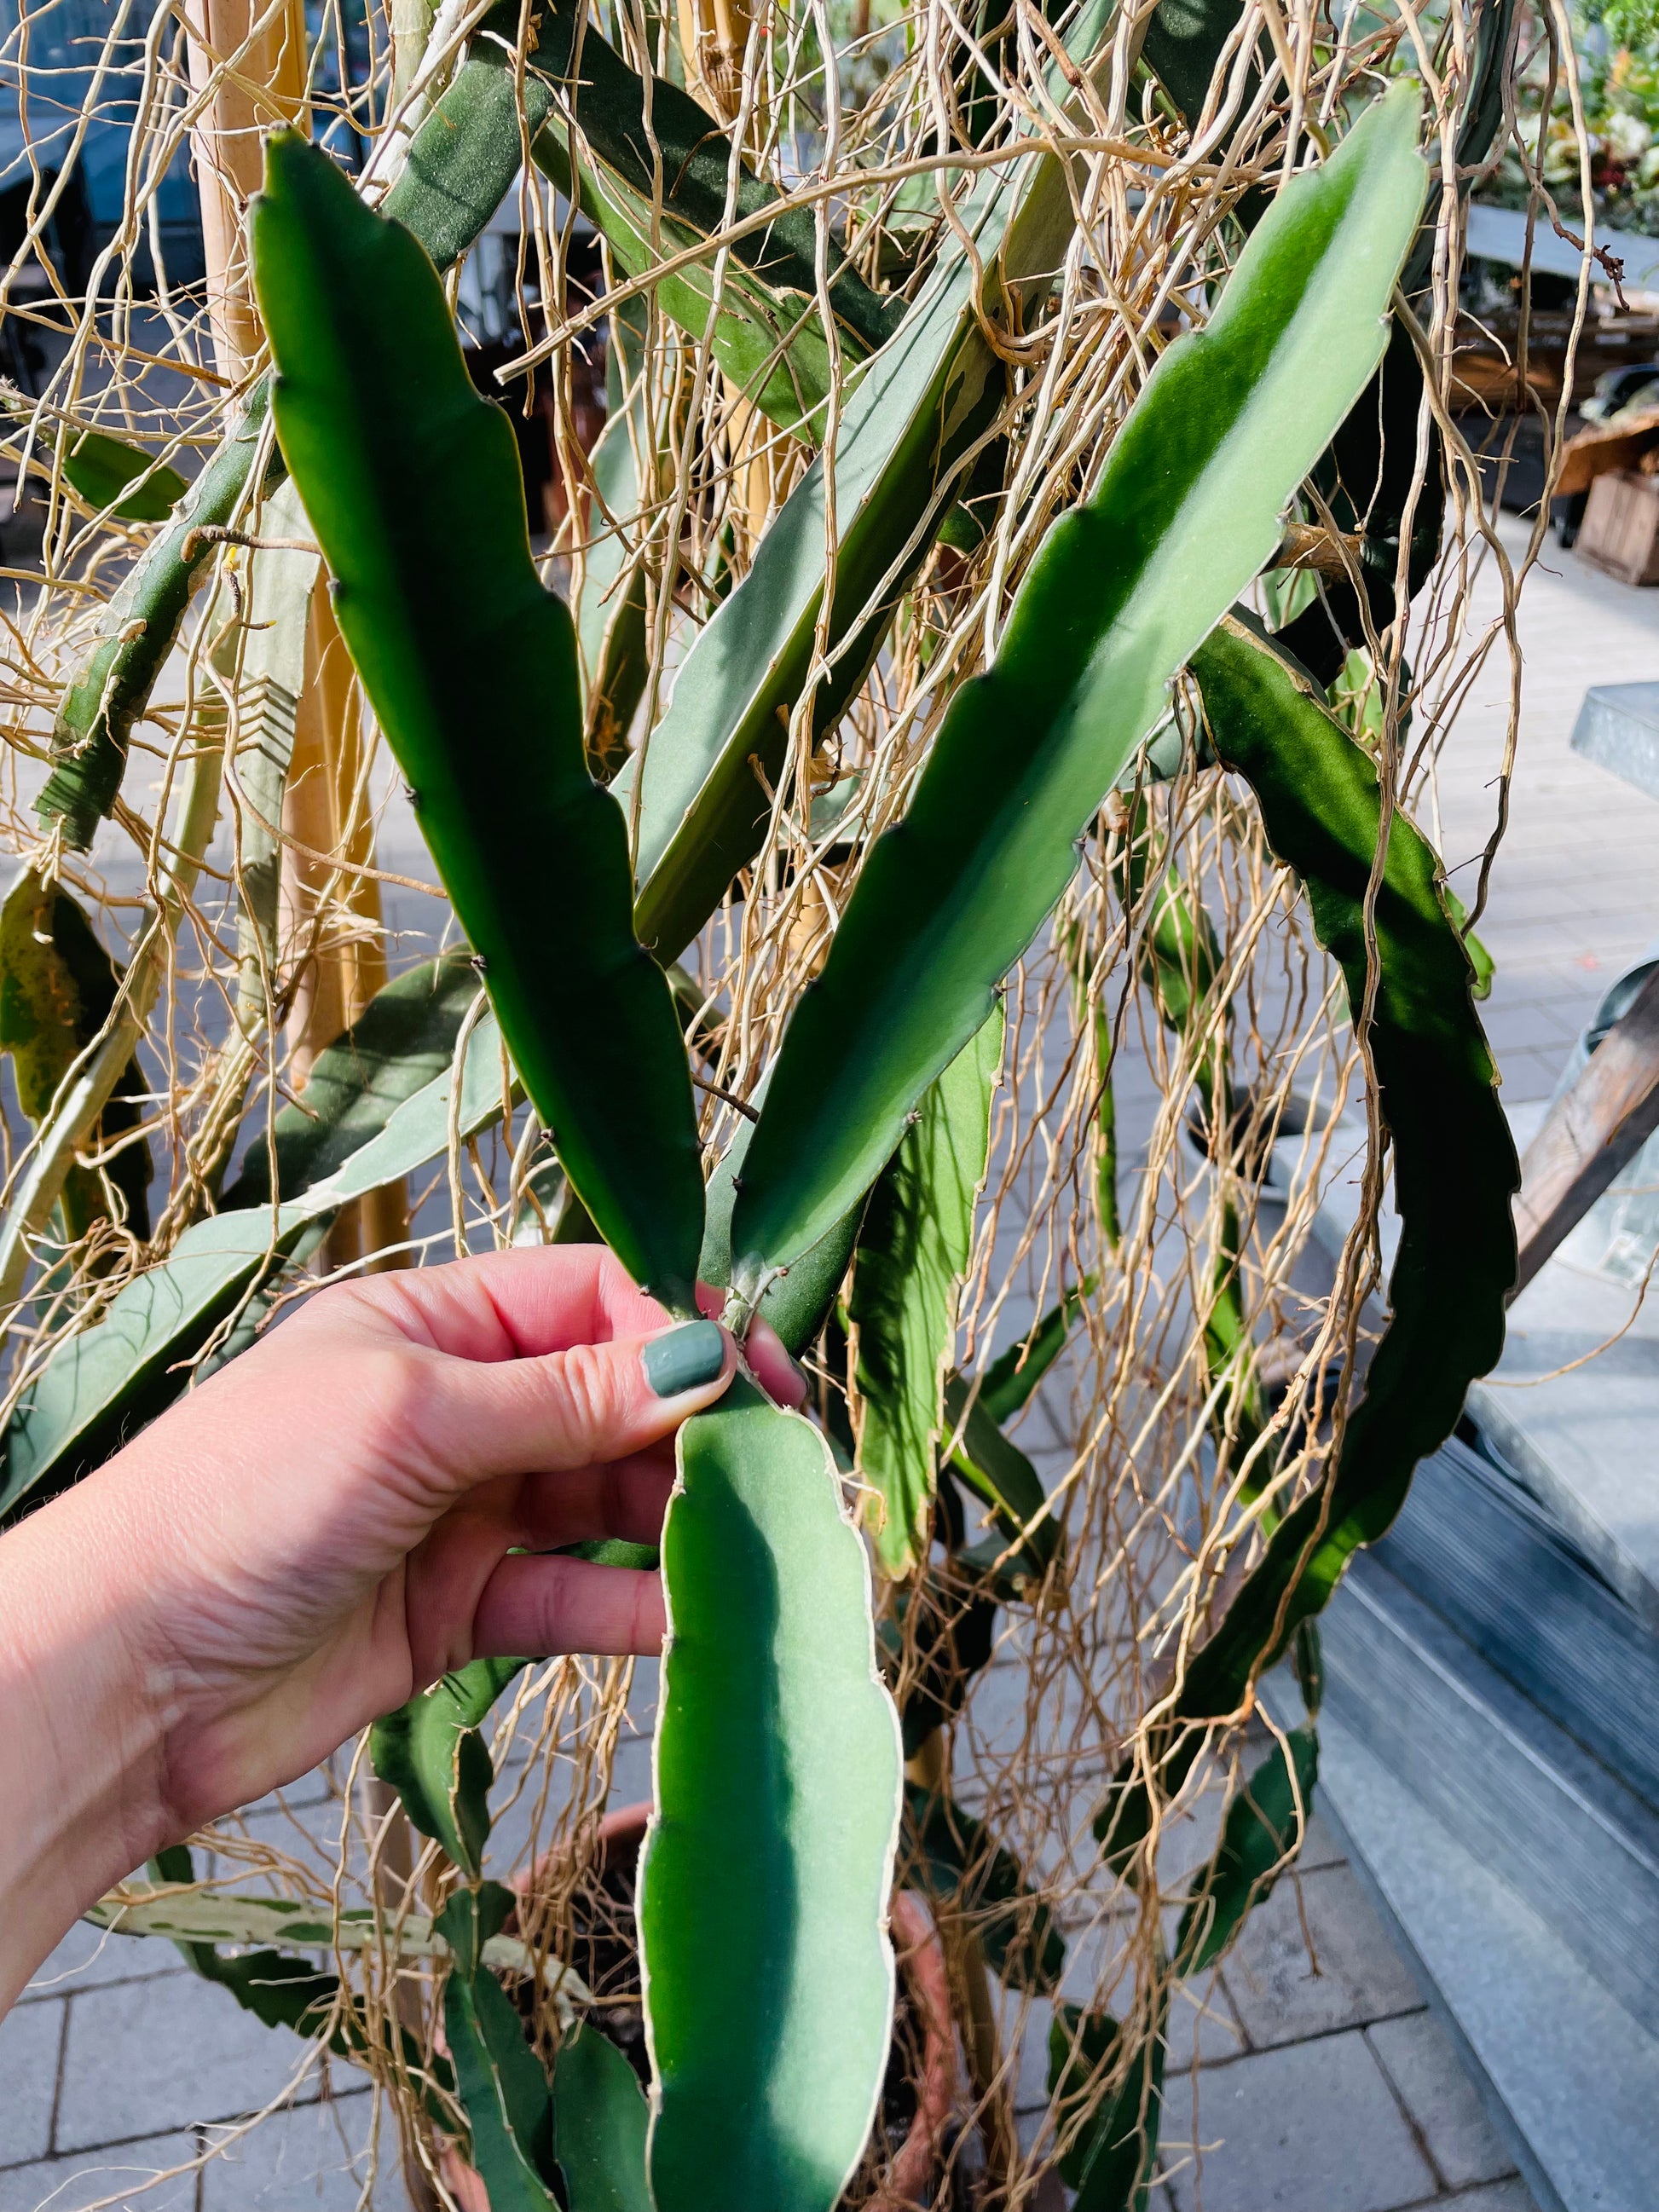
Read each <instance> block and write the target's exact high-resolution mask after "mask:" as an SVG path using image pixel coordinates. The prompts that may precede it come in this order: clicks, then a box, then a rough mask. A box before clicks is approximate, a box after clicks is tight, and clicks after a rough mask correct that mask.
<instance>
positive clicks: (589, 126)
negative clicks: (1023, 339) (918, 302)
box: [535, 0, 905, 353]
mask: <svg viewBox="0 0 1659 2212" xmlns="http://www.w3.org/2000/svg"><path fill="white" fill-rule="evenodd" d="M584 12H585V10H584V9H583V6H582V4H581V0H556V4H555V5H553V6H552V7H550V9H549V10H548V13H547V18H546V21H545V23H544V27H543V30H542V35H541V40H540V43H539V44H538V46H537V48H536V52H535V66H536V68H537V69H538V70H543V71H545V72H546V74H547V75H548V76H550V77H551V78H552V79H553V80H554V81H555V82H557V83H559V84H560V85H561V86H562V88H563V89H564V92H565V95H566V98H567V99H568V102H569V106H570V109H571V112H572V113H573V115H574V119H575V123H576V126H577V128H578V129H579V130H580V132H581V134H582V137H584V138H586V141H587V143H588V145H589V147H590V148H591V149H592V152H593V153H594V155H596V156H597V157H598V159H599V161H603V162H604V163H605V166H606V167H607V168H610V169H612V170H614V171H615V172H616V173H617V176H618V177H620V178H621V179H622V180H623V183H624V184H625V185H629V187H630V188H631V189H632V190H633V191H635V192H638V193H639V194H641V197H643V198H645V199H646V200H647V201H652V200H653V198H654V197H656V195H657V194H658V193H660V197H661V206H662V211H663V213H664V215H665V216H668V217H669V218H670V219H671V220H673V221H678V222H681V223H684V225H685V226H686V228H689V229H690V230H693V231H696V232H697V233H698V234H700V235H702V237H705V238H708V237H711V236H712V235H713V234H714V233H715V232H717V231H720V230H723V229H724V228H726V224H727V222H728V220H733V221H736V222H743V221H744V220H745V219H746V218H748V217H750V216H757V215H761V214H763V213H764V212H765V210H767V209H768V208H769V207H770V206H772V205H773V204H775V201H776V200H777V197H778V195H777V192H776V191H775V189H774V187H773V186H772V185H769V184H768V183H767V182H766V181H765V180H764V179H763V178H760V177H757V175H756V174H755V173H754V172H753V170H752V169H750V167H749V165H748V163H747V162H745V161H743V160H742V159H741V158H739V159H738V165H737V167H738V175H737V189H736V194H735V198H734V203H733V206H732V216H731V217H730V218H728V216H727V213H726V197H727V190H728V181H729V179H730V177H731V173H732V141H731V139H730V138H729V137H727V135H726V132H725V131H722V130H721V129H720V127H719V125H717V124H715V123H714V121H713V120H712V119H711V118H710V116H709V113H708V109H707V108H705V107H702V106H699V105H698V103H697V102H696V100H693V99H692V97H691V95H690V94H689V93H687V92H684V91H683V90H682V89H681V88H680V87H679V86H678V85H677V84H672V83H670V82H668V81H667V80H666V79H665V78H663V77H659V76H653V78H652V79H651V82H650V85H649V88H648V89H649V103H648V113H647V85H646V82H645V80H644V79H643V78H641V76H638V75H637V74H636V73H635V71H634V70H631V69H630V68H629V65H628V64H627V63H626V62H625V61H624V60H623V58H622V56H621V55H620V54H619V53H618V52H617V50H616V48H615V47H614V46H611V45H609V44H608V43H607V42H606V40H605V39H604V38H603V37H602V36H601V34H600V33H599V31H598V30H597V29H596V28H595V27H594V26H593V23H592V18H591V17H590V18H589V19H588V20H587V21H586V24H585V25H584V26H582V27H581V30H580V45H579V44H578V26H579V24H580V22H581V18H582V16H583V15H584ZM653 139H654V140H655V141H656V147H657V149H658V151H659V154H660V156H661V164H660V167H659V166H658V161H657V159H656V157H655V155H653V148H652V141H653ZM732 253H733V255H734V256H735V257H736V258H737V259H738V261H740V262H741V263H742V264H743V265H744V268H746V269H748V270H750V272H751V273H752V274H753V275H754V276H758V277H760V278H761V279H762V280H763V282H764V283H767V284H769V285H770V286H772V287H773V289H775V290H780V291H786V292H798V293H801V294H804V295H805V297H806V298H808V299H815V298H816V297H817V220H816V218H815V216H813V213H812V211H811V209H810V208H789V209H786V210H781V212H780V213H779V215H778V216H776V217H775V220H774V221H773V222H770V223H769V224H768V226H767V227H766V228H765V229H764V230H757V231H750V232H749V233H747V234H745V235H744V236H743V237H741V238H735V239H733V240H732ZM828 266H829V300H830V304H831V306H832V307H834V309H835V312H836V319H837V320H838V321H840V322H842V323H844V324H845V325H846V326H847V328H848V330H849V331H852V332H853V333H854V336H855V337H857V338H858V339H859V341H860V350H861V351H866V352H871V353H873V352H874V351H875V349H876V348H877V347H878V346H879V345H883V344H884V343H886V341H887V340H888V339H889V338H890V337H891V336H892V334H893V332H894V331H896V329H897V327H898V325H899V322H900V320H901V319H902V316H903V313H904V307H905V303H904V301H902V300H889V299H884V298H883V297H882V296H881V295H880V294H879V293H878V292H875V291H873V290H872V289H871V287H870V286H869V285H868V284H866V283H865V281H864V279H863V277H861V276H860V275H859V273H858V271H857V270H856V269H854V267H853V265H852V264H851V263H850V262H849V261H848V259H847V258H846V256H845V255H844V254H843V253H842V251H841V249H840V248H839V247H838V246H836V245H835V243H834V242H833V240H832V241H830V244H829V263H828Z"/></svg>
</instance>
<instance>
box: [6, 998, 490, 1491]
mask: <svg viewBox="0 0 1659 2212" xmlns="http://www.w3.org/2000/svg"><path fill="white" fill-rule="evenodd" d="M434 977H435V971H434V969H432V968H431V967H428V968H424V969H416V970H415V971H413V972H412V973H411V974H410V975H406V976H404V977H403V978H401V979H400V980H399V981H398V982H397V983H394V984H391V985H389V986H388V987H387V989H386V991H385V992H383V993H381V994H380V995H379V996H378V997H377V998H376V999H375V1000H374V1004H373V1006H371V1008H370V1009H369V1012H368V1014H366V1015H365V1017H364V1023H363V1024H362V1025H360V1027H368V1028H369V1029H370V1030H371V1031H372V1033H373V1034H374V1036H376V1037H378V1038H380V1039H385V1037H386V1033H387V1031H388V1030H402V1029H403V1025H404V1021H405V1019H406V1018H408V1017H410V1016H411V1015H412V1014H415V1013H416V1012H417V1010H418V1011H421V1012H423V1013H424V1016H425V1024H421V1023H418V1022H417V1023H416V1024H415V1026H414V1028H413V1030H412V1032H406V1033H405V1034H406V1035H407V1037H408V1042H407V1043H406V1045H405V1047H404V1050H403V1052H402V1053H401V1054H398V1056H397V1058H396V1059H395V1060H391V1061H389V1062H386V1063H384V1064H383V1063H380V1062H379V1061H378V1060H377V1058H376V1056H375V1055H374V1054H373V1053H372V1052H371V1053H370V1054H366V1055H365V1058H364V1060H363V1061H362V1063H361V1064H358V1063H356V1060H355V1055H354V1054H352V1052H351V1050H350V1048H349V1044H347V1043H345V1042H343V1043H342V1045H341V1047H340V1048H339V1049H338V1051H337V1053H334V1052H331V1053H325V1054H322V1055H321V1056H320V1057H319V1061H318V1073H319V1076H320V1077H321V1078H322V1079H323V1085H324V1089H323V1095H322V1097H321V1098H320V1099H319V1110H318V1115H317V1120H316V1121H315V1123H314V1124H313V1123H311V1122H310V1121H309V1118H308V1110H307V1109H309V1105H310V1099H311V1094H310V1092H309V1091H307V1093H306V1094H305V1099H304V1101H303V1102H302V1103H301V1106H300V1107H299V1108H297V1109H285V1111H291V1112H293V1114H294V1120H293V1121H287V1120H286V1119H285V1118H284V1116H283V1115H279V1116H278V1118H277V1121H276V1136H277V1142H278V1146H279V1158H280V1157H281V1152H280V1147H281V1146H282V1145H283V1144H284V1143H285V1142H286V1141H288V1140H289V1138H290V1137H292V1138H294V1139H303V1140H304V1141H303V1143H302V1144H299V1145H296V1150H298V1152H300V1156H301V1160H302V1162H304V1161H306V1160H307V1158H308V1159H309V1160H313V1161H314V1162H315V1164H317V1165H319V1166H325V1167H326V1168H327V1170H328V1172H327V1173H326V1174H325V1175H324V1176H321V1177H320V1178H319V1180H318V1181H316V1182H311V1183H309V1184H306V1183H304V1182H301V1188H299V1189H298V1190H297V1191H296V1192H295V1194H294V1195H293V1196H291V1197H290V1198H289V1199H287V1200H284V1201H283V1204H282V1205H281V1206H279V1207H277V1208H276V1210H275V1212H274V1213H273V1212H272V1211H271V1209H270V1206H269V1205H268V1203H267V1202H265V1200H264V1190H265V1188H268V1186H265V1185H264V1184H261V1185H259V1186H257V1187H256V1188H258V1199H257V1200H256V1199H254V1198H253V1197H252V1195H250V1198H249V1202H248V1203H246V1204H245V1205H244V1204H239V1203H234V1201H235V1200H238V1198H239V1196H240V1193H241V1186H240V1185H239V1186H238V1187H237V1189H236V1190H234V1191H233V1192H232V1193H231V1194H228V1199H227V1209H228V1210H227V1211H225V1212H222V1213H219V1214H216V1215H214V1216H212V1217H210V1218H209V1219H207V1220H205V1221H197V1222H196V1223H194V1224H192V1225H191V1227H190V1228H189V1229H187V1230H185V1233H184V1235H183V1236H182V1237H180V1238H179V1242H178V1243H177V1244H175V1245H174V1247H173V1251H172V1252H171V1254H170V1255H168V1257H167V1260H166V1261H163V1262H162V1263H161V1266H159V1267H152V1268H150V1269H149V1271H148V1272H147V1273H143V1274H141V1275H137V1276H135V1277H134V1279H132V1281H131V1282H130V1283H128V1284H126V1285H124V1286H123V1288H122V1289H121V1290H120V1291H118V1293H117V1295H116V1296H115V1297H114V1298H113V1299H112V1301H111V1303H110V1306H109V1310H108V1311H107V1313H106V1316H104V1318H103V1319H102V1320H101V1321H100V1322H97V1323H96V1324H95V1325H94V1327H93V1328H89V1329H87V1330H86V1331H84V1332H83V1333H82V1334H81V1335H78V1336H75V1337H71V1338H70V1339H68V1340H66V1341H65V1342H64V1343H63V1344H61V1345H59V1346H58V1348H57V1349H56V1351H55V1352H53V1354H52V1358H50V1359H49V1360H48V1361H47V1362H46V1366H45V1367H44V1368H43V1369H42V1370H41V1372H40V1376H39V1377H38V1378H37V1380H36V1381H35V1382H34V1383H33V1385H32V1386H31V1388H30V1390H29V1392H28V1394H27V1396H26V1398H25V1400H24V1401H23V1404H22V1406H21V1407H20V1409H19V1411H18V1412H17V1413H16V1414H15V1416H14V1418H13V1421H12V1425H11V1430H10V1433H9V1438H8V1451H7V1462H6V1473H5V1479H4V1482H3V1484H0V1520H3V1519H4V1518H6V1517H9V1516H11V1515H12V1514H14V1513H15V1511H16V1510H17V1509H18V1508H19V1507H20V1506H21V1505H22V1504H23V1503H24V1501H25V1500H32V1501H33V1502H34V1503H36V1504H38V1503H40V1501H41V1500H42V1499H44V1498H48V1497H50V1496H52V1494H53V1493H54V1492H57V1491H58V1490H61V1489H63V1488H64V1487H65V1486H67V1485H68V1484H70V1483H71V1482H74V1481H76V1480H78V1478H79V1477H80V1476H81V1475H82V1474H85V1473H86V1471H87V1470H88V1468H92V1467H96V1466H97V1465H98V1463H99V1462H100V1460H103V1459H105V1458H106V1457H107V1456H108V1455H109V1454H110V1453H111V1452H112V1451H113V1450H114V1449H116V1448H117V1446H118V1443H120V1441H121V1440H122V1438H123V1437H124V1436H126V1435H131V1433H132V1431H134V1429H136V1428H138V1427H142V1426H143V1424H144V1423H145V1422H146V1421H149V1420H151V1419H154V1418H155V1414H156V1413H159V1412H161V1409H162V1407H165V1406H166V1405H167V1404H168V1403H170V1402H171V1401H172V1399H173V1397H174V1396H175V1395H177V1393H178V1391H179V1389H181V1388H182V1387H183V1385H184V1383H185V1381H186V1379H187V1377H186V1376H185V1375H183V1374H179V1373H175V1372H172V1371H170V1370H173V1369H174V1368H175V1367H176V1366H177V1365H178V1364H179V1363H180V1362H182V1361H187V1360H190V1359H192V1358H196V1357H197V1356H199V1354H200V1352H202V1350H203V1347H204V1346H205V1345H206V1343H207V1341H208V1340H209V1338H210V1336H212V1335H213V1334H215V1333H216V1331H217V1330H219V1329H220V1328H222V1326H223V1324H224V1323H225V1322H227V1321H228V1319H229V1318H230V1316H232V1315H233V1314H234V1313H235V1312H236V1311H238V1310H239V1309H240V1308H241V1307H242V1306H243V1305H244V1304H245V1303H246V1301H247V1300H248V1299H249V1298H250V1297H252V1295H253V1293H254V1291H256V1290H257V1289H258V1286H259V1285H260V1284H261V1283H263V1282H264V1281H265V1280H266V1279H268V1278H269V1277H270V1274H271V1273H273V1272H274V1271H275V1270H276V1268H277V1267H280V1266H281V1264H282V1262H283V1258H284V1256H285V1255H287V1254H289V1253H290V1252H292V1251H293V1250H294V1249H295V1247H296V1246H297V1245H298V1243H300V1241H301V1238H302V1237H304V1236H305V1235H306V1234H307V1232H309V1231H312V1230H313V1228H314V1226H315V1225H318V1224H320V1223H325V1222H326V1221H327V1220H328V1219H329V1218H331V1216H332V1215H333V1214H334V1213H335V1212H337V1210H338V1208H339V1207H341V1206H343V1205H345V1204H346V1203H347V1202H348V1201H349V1200H351V1199H354V1198H361V1197H362V1196H363V1195H364V1194H366V1193H368V1192H369V1191H371V1190H379V1189H380V1188H382V1186H383V1185H385V1184H386V1183H389V1182H396V1181H397V1180H398V1177H399V1176H405V1175H408V1174H409V1173H410V1172H411V1170H414V1169H416V1168H417V1167H419V1166H421V1165H422V1163H423V1162H425V1161H427V1160H429V1159H432V1158H435V1156H436V1155H437V1154H438V1153H440V1152H442V1151H443V1150H444V1148H445V1146H447V1143H448V1140H449V1115H450V1091H451V1085H452V1082H453V1073H452V1070H451V1068H450V1066H447V1064H446V1062H447V1059H448V1056H449V1055H450V1054H453V1048H454V1044H455V1041H456V1030H457V1027H458V1024H459V1012H457V1010H456V1008H455V1006H454V1004H453V998H451V997H450V996H449V995H448V994H447V992H446V991H445V990H444V989H443V988H442V987H441V986H440V987H437V988H435V987H434ZM388 1000H391V1001H392V1003H393V1006H395V1017H393V1018H387V1019H386V1020H385V1021H380V1020H377V1019H376V1018H375V1016H376V1014H377V1012H381V1011H383V1010H385V1009H386V1002H387V1001H388ZM427 1024H429V1026H427ZM433 1065H436V1066H439V1067H441V1069H442V1071H443V1072H442V1073H441V1074H438V1075H435V1076H432V1077H430V1078H427V1077H426V1075H425V1071H426V1069H427V1068H428V1066H433ZM354 1070H355V1071H356V1075H357V1076H360V1077H361V1082H359V1081H357V1080H354ZM411 1081H418V1083H419V1087H418V1088H417V1089H414V1090H412V1091H411V1090H410V1089H409V1088H408V1085H410V1082H411ZM500 1115H501V1036H500V1032H499V1031H498V1030H497V1029H496V1027H495V1023H494V1021H493V1020H490V1019H489V1018H486V1019H484V1020H483V1021H481V1022H480V1023H479V1024H477V1028H476V1029H475V1030H473V1032H472V1036H471V1041H470V1042H469V1044H468V1048H467V1056H466V1066H465V1070H464V1071H463V1073H462V1085H461V1100H460V1112H459V1126H460V1131H461V1134H462V1135H463V1137H466V1136H471V1135H475V1134H476V1133H477V1132H478V1131H479V1130H480V1129H482V1128H484V1127H487V1126H488V1125H489V1123H490V1122H492V1121H496V1120H498V1119H499V1118H500ZM340 1129H345V1130H347V1131H349V1135H350V1138H351V1140H352V1143H351V1149H350V1150H349V1152H346V1155H345V1157H344V1158H339V1157H338V1153H337V1140H336V1135H335V1133H336V1131H337V1130H340ZM256 1172H258V1170H256V1167H255V1165H254V1163H253V1161H252V1160H251V1161H250V1164H249V1169H248V1174H249V1176H253V1175H254V1174H256Z"/></svg>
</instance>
